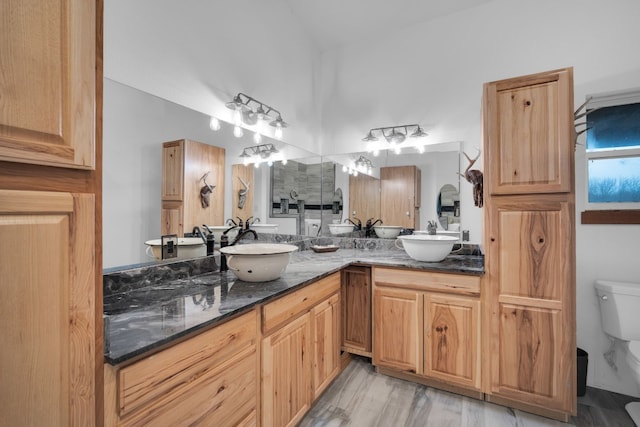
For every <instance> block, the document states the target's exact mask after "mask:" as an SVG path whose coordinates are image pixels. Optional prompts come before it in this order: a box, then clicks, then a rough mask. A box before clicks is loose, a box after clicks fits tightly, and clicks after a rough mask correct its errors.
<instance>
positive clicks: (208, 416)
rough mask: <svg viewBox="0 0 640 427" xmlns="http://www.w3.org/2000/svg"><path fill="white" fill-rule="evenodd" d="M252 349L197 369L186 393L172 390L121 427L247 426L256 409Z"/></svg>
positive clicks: (255, 366)
mask: <svg viewBox="0 0 640 427" xmlns="http://www.w3.org/2000/svg"><path fill="white" fill-rule="evenodd" d="M257 367H258V364H257V359H256V347H255V346H252V347H250V348H248V349H246V350H243V351H242V352H241V353H240V354H238V355H236V356H234V357H233V358H231V359H230V360H228V361H226V362H225V363H223V364H221V365H219V366H214V365H213V364H208V365H206V366H201V368H200V369H201V372H199V373H198V376H197V377H193V376H192V378H191V379H190V381H192V382H191V383H190V384H189V388H188V390H186V391H185V390H180V391H178V390H172V391H171V392H169V393H167V394H166V395H164V396H161V397H159V398H158V399H155V400H154V401H152V402H150V403H149V404H148V405H145V406H144V407H143V410H141V411H137V412H135V413H134V414H132V416H131V417H128V418H126V419H124V420H123V422H122V423H121V424H120V425H121V426H142V425H145V426H146V425H149V426H155V427H164V426H166V427H175V426H185V427H186V426H193V425H205V426H214V425H215V426H221V427H222V426H229V427H231V426H237V425H241V424H242V423H245V425H251V417H252V416H253V418H254V419H255V411H256V408H257V401H256V397H257V392H258V389H257V385H258V381H257Z"/></svg>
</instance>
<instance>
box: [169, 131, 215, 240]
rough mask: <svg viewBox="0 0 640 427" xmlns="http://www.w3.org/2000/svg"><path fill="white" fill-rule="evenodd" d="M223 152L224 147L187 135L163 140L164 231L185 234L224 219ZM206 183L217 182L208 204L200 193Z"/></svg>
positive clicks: (179, 234)
mask: <svg viewBox="0 0 640 427" xmlns="http://www.w3.org/2000/svg"><path fill="white" fill-rule="evenodd" d="M224 156H225V150H224V148H220V147H214V146H212V145H207V144H203V143H201V142H197V141H191V140H188V139H181V140H178V141H169V142H165V143H163V144H162V212H161V215H160V220H161V226H160V227H161V230H160V233H161V234H177V235H178V236H183V235H184V233H191V231H192V230H193V227H195V226H198V227H200V228H202V224H206V225H222V224H223V223H224V163H225V162H224ZM207 174H208V175H207ZM205 175H206V178H204V179H203V177H204V176H205ZM205 183H206V184H207V185H210V186H215V188H213V189H212V190H211V193H210V194H208V195H207V197H208V200H209V205H208V206H205V205H203V204H202V200H201V195H200V192H201V189H202V188H203V187H204V186H205Z"/></svg>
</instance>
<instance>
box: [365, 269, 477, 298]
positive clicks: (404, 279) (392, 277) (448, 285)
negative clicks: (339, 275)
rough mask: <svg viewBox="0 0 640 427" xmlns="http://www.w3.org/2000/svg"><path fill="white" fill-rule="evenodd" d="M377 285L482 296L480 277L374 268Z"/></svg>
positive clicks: (374, 279) (374, 278)
mask: <svg viewBox="0 0 640 427" xmlns="http://www.w3.org/2000/svg"><path fill="white" fill-rule="evenodd" d="M373 281H374V283H375V284H376V285H378V286H379V285H384V286H389V287H394V288H407V289H415V290H420V291H438V292H447V293H455V294H461V295H480V276H466V275H463V274H450V273H435V272H430V271H417V270H405V269H397V268H384V267H374V269H373Z"/></svg>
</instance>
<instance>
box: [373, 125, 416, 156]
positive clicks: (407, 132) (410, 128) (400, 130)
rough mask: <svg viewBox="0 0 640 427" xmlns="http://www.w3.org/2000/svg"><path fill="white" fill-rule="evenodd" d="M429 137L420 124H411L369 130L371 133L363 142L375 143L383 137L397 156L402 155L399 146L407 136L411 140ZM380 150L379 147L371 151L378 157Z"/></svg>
mask: <svg viewBox="0 0 640 427" xmlns="http://www.w3.org/2000/svg"><path fill="white" fill-rule="evenodd" d="M376 134H377V136H376ZM427 135H428V134H427V133H426V132H425V131H424V130H423V129H422V127H421V126H420V125H419V124H410V125H399V126H388V127H380V128H373V129H369V132H368V133H367V135H366V136H365V137H364V138H362V140H363V141H366V142H375V141H378V140H379V137H380V136H382V137H384V139H385V140H386V141H387V142H388V143H389V144H391V148H392V149H393V150H394V151H395V152H396V154H400V151H401V148H400V146H399V145H400V144H402V143H403V142H404V141H405V139H406V138H407V136H409V137H410V138H423V137H425V136H427ZM379 150H380V147H379V146H377V147H373V148H372V149H371V151H373V153H374V156H377V155H378V152H379Z"/></svg>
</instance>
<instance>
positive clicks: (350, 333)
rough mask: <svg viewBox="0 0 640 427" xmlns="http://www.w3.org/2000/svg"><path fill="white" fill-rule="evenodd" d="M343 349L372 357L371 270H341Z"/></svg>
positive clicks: (350, 268) (360, 268)
mask: <svg viewBox="0 0 640 427" xmlns="http://www.w3.org/2000/svg"><path fill="white" fill-rule="evenodd" d="M342 349H343V350H344V351H347V352H349V353H354V354H359V355H361V356H367V357H371V268H369V267H357V266H351V267H347V268H345V269H344V270H342Z"/></svg>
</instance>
